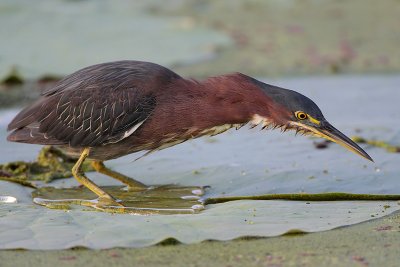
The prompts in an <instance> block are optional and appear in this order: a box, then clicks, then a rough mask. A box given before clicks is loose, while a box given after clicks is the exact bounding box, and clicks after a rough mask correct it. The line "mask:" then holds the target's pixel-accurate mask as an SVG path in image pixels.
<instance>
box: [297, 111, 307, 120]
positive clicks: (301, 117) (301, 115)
mask: <svg viewBox="0 0 400 267" xmlns="http://www.w3.org/2000/svg"><path fill="white" fill-rule="evenodd" d="M295 115H296V118H298V119H299V120H305V119H307V118H308V115H307V114H306V113H304V112H303V111H297V112H296V113H295Z"/></svg>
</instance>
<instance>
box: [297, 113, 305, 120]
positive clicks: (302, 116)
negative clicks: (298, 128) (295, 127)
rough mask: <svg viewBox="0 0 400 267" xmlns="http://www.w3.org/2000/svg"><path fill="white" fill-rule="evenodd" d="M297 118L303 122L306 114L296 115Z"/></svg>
mask: <svg viewBox="0 0 400 267" xmlns="http://www.w3.org/2000/svg"><path fill="white" fill-rule="evenodd" d="M298 117H299V119H301V120H304V119H305V118H306V117H307V116H306V114H304V113H300V114H299V115H298Z"/></svg>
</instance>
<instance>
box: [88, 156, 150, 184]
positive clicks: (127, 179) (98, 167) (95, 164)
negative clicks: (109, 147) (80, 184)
mask: <svg viewBox="0 0 400 267" xmlns="http://www.w3.org/2000/svg"><path fill="white" fill-rule="evenodd" d="M92 166H93V168H94V169H95V170H96V171H97V172H99V173H102V174H105V175H107V176H110V177H112V178H114V179H117V180H118V181H120V182H122V183H124V184H126V185H127V186H128V187H129V189H133V190H143V189H146V188H148V187H147V186H146V185H145V184H142V183H141V182H139V181H136V180H134V179H132V178H130V177H128V176H126V175H123V174H121V173H119V172H116V171H113V170H110V169H109V168H107V167H106V166H105V165H104V163H103V162H102V161H96V160H95V161H93V162H92Z"/></svg>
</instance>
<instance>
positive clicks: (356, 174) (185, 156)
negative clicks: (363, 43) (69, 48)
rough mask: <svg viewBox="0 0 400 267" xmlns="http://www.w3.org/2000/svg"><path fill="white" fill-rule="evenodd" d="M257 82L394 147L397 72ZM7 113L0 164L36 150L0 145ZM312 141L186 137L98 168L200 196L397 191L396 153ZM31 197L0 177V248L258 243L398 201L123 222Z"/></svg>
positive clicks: (275, 136) (271, 205) (360, 216)
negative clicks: (199, 189)
mask: <svg viewBox="0 0 400 267" xmlns="http://www.w3.org/2000/svg"><path fill="white" fill-rule="evenodd" d="M267 82H269V83H275V84H279V85H281V86H284V87H288V88H293V89H295V90H298V91H300V92H302V93H304V94H305V95H307V96H309V97H311V98H312V99H313V100H315V102H316V103H318V105H319V106H320V107H321V109H322V110H323V111H324V113H325V116H326V118H327V119H328V120H329V121H330V122H331V123H332V124H334V125H335V126H336V127H337V128H339V129H340V130H342V131H343V132H345V133H346V134H348V135H350V136H351V135H355V134H356V133H359V132H360V131H361V133H360V134H359V135H362V136H363V137H365V138H367V139H368V140H373V139H375V140H384V141H387V142H389V143H391V144H399V143H400V139H399V137H400V128H399V127H400V125H399V124H398V121H400V117H399V116H400V113H399V110H398V105H397V101H398V99H399V97H400V91H398V89H397V87H398V84H400V76H392V77H390V76H382V77H379V76H376V77H366V78H361V77H352V76H347V77H334V78H321V77H320V78H314V79H312V78H307V79H303V78H298V79H290V80H284V81H267ZM349 87H351V90H349V89H348V88H349ZM376 88H379V90H376ZM388 95H390V96H391V97H390V98H388V97H387V96H388ZM338 103H340V105H337V104H338ZM15 112H16V111H4V112H1V113H0V127H1V130H0V146H1V153H0V161H1V162H9V161H16V160H31V159H34V158H35V157H36V155H37V153H38V151H39V149H40V147H39V146H32V145H24V144H14V143H7V142H6V141H5V135H6V133H5V130H4V129H5V125H6V123H7V121H9V119H10V118H11V117H12V116H13V114H15ZM314 141H315V140H312V139H308V138H304V137H295V136H294V135H291V134H287V133H286V134H282V133H280V132H279V131H270V132H266V131H261V130H260V129H252V130H248V129H245V128H242V129H241V130H239V131H235V130H233V131H229V132H227V133H225V134H222V135H218V136H215V137H213V142H208V141H207V139H205V138H203V139H198V140H193V141H190V142H187V143H184V144H181V145H178V146H175V147H172V148H170V149H166V150H163V151H160V152H157V153H154V154H151V155H149V156H146V157H143V158H141V159H140V160H138V161H135V162H134V159H136V158H137V157H139V156H140V155H141V154H136V155H131V156H127V157H124V158H120V159H117V160H113V161H109V162H106V165H108V166H109V167H111V168H113V169H115V170H117V171H119V172H121V173H124V174H127V175H129V176H131V177H133V178H135V179H137V180H140V181H141V182H143V183H146V184H149V185H159V184H179V185H182V186H195V185H196V186H197V185H203V186H205V185H210V186H211V188H210V189H209V190H208V191H207V196H208V197H227V196H254V195H266V194H272V193H279V194H282V193H302V192H305V193H326V192H347V193H359V194H399V193H400V192H399V188H400V180H399V179H398V174H399V171H400V169H399V168H400V167H399V164H398V162H399V154H398V153H388V152H387V151H385V150H384V149H381V148H378V147H375V146H370V145H368V144H362V146H363V148H364V149H366V150H367V152H368V153H369V154H370V155H371V156H372V157H373V158H374V160H375V162H376V163H375V164H374V163H369V162H367V161H365V160H364V159H362V158H359V157H357V156H356V155H353V154H351V153H349V152H348V151H345V150H344V149H343V148H342V147H340V146H338V145H334V144H332V145H330V146H328V147H327V148H326V149H316V148H315V147H314V145H313V142H314ZM88 177H89V178H91V179H93V180H94V181H95V182H96V183H98V184H99V185H101V186H117V185H120V184H118V183H117V182H115V181H114V180H112V179H109V178H107V177H105V176H103V175H100V174H97V173H93V172H91V173H88ZM50 185H51V186H54V187H56V188H70V187H72V186H78V184H77V182H76V181H75V180H74V179H57V180H54V181H53V182H52V183H50ZM32 191H33V189H31V188H27V187H23V186H21V185H18V184H14V183H9V182H5V181H0V196H9V197H15V198H16V200H17V202H16V203H0V217H1V219H0V248H26V249H63V248H70V247H76V246H84V247H89V248H111V247H143V246H148V245H152V244H157V243H159V242H161V241H163V240H165V239H170V238H174V239H176V240H178V241H180V242H183V243H196V242H200V241H203V240H209V239H213V240H230V239H234V238H238V237H243V236H258V237H267V236H277V235H282V234H285V233H293V232H315V231H324V230H329V229H333V228H336V227H340V226H344V225H351V224H355V223H359V222H362V221H366V220H370V219H374V218H378V217H381V216H385V215H387V214H390V213H391V212H393V211H395V210H399V209H400V205H399V202H398V201H337V202H331V201H329V202H322V201H287V200H240V201H232V202H227V203H223V204H213V205H207V206H206V209H205V210H204V211H202V212H200V213H199V214H181V215H152V216H133V215H129V214H122V215H121V214H108V213H103V212H92V211H85V210H70V211H62V210H51V209H47V208H44V207H41V206H38V205H35V204H33V203H32V198H31V193H32Z"/></svg>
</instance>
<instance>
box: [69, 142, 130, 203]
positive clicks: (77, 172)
mask: <svg viewBox="0 0 400 267" xmlns="http://www.w3.org/2000/svg"><path fill="white" fill-rule="evenodd" d="M88 155H89V148H85V149H84V150H83V152H82V154H81V156H80V157H79V159H78V161H77V162H76V164H75V165H74V167H72V175H73V176H74V177H75V179H76V180H78V182H79V183H81V184H82V185H84V186H86V187H87V188H88V189H89V190H91V191H92V192H93V193H95V194H96V195H98V196H99V202H104V204H107V205H117V206H122V205H121V204H119V203H118V202H117V201H116V200H115V198H113V197H112V196H111V195H110V194H107V193H106V192H105V191H104V190H103V189H101V188H100V187H98V186H97V185H96V184H95V183H93V182H92V181H91V180H90V179H88V178H87V177H86V176H85V173H84V172H83V171H82V168H81V166H82V164H83V162H84V161H85V159H86V158H87V156H88Z"/></svg>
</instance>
